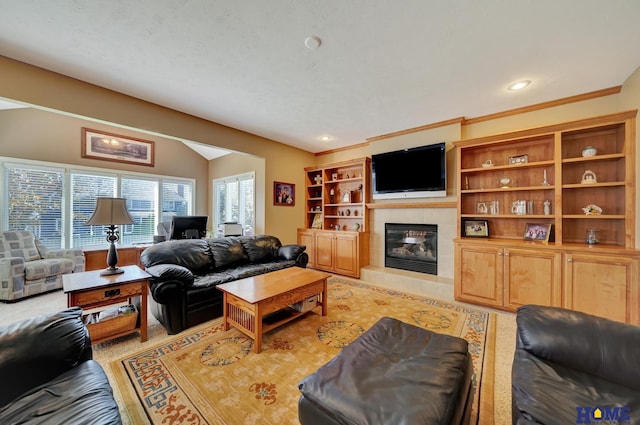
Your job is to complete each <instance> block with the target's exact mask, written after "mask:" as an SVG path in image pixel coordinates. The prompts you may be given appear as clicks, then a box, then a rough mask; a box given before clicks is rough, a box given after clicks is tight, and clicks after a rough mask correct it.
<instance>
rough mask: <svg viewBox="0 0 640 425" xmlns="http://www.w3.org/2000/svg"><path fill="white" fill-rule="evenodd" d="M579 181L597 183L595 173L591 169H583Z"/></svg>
mask: <svg viewBox="0 0 640 425" xmlns="http://www.w3.org/2000/svg"><path fill="white" fill-rule="evenodd" d="M580 183H582V184H592V183H598V179H596V173H594V172H593V171H591V170H587V171H585V172H584V174H583V175H582V181H581V182H580Z"/></svg>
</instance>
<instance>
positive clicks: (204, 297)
mask: <svg viewBox="0 0 640 425" xmlns="http://www.w3.org/2000/svg"><path fill="white" fill-rule="evenodd" d="M305 249H306V247H305V246H304V245H282V243H281V242H280V240H279V239H278V238H276V237H275V236H269V235H259V236H240V237H236V236H227V237H222V238H211V239H182V240H171V241H167V242H161V243H158V244H155V245H153V246H151V247H149V248H147V249H145V250H144V252H143V253H142V255H141V256H140V261H141V262H142V264H143V265H144V266H145V268H146V270H147V272H148V273H149V274H151V276H152V277H151V279H150V281H149V287H150V293H151V297H150V299H149V305H150V310H151V313H152V314H153V315H154V316H155V318H156V319H158V321H159V322H160V323H162V325H163V326H164V327H165V329H166V330H167V332H168V333H169V334H170V335H172V334H176V333H178V332H181V331H182V330H184V329H187V328H189V327H191V326H194V325H197V324H199V323H202V322H205V321H207V320H211V319H214V318H216V317H219V316H222V291H220V290H219V289H217V288H216V286H217V285H220V284H222V283H227V282H231V281H233V280H237V279H243V278H245V277H251V276H256V275H259V274H263V273H268V272H272V271H275V270H280V269H284V268H287V267H294V266H298V267H302V268H304V267H306V266H307V263H308V262H309V256H308V255H307V253H306V252H304V250H305Z"/></svg>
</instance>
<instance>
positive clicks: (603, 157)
mask: <svg viewBox="0 0 640 425" xmlns="http://www.w3.org/2000/svg"><path fill="white" fill-rule="evenodd" d="M624 157H625V154H624V153H612V154H607V155H595V156H586V157H582V156H581V157H577V158H565V159H563V160H562V163H563V164H567V163H571V162H592V161H607V160H610V159H621V158H624Z"/></svg>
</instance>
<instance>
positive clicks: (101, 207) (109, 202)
mask: <svg viewBox="0 0 640 425" xmlns="http://www.w3.org/2000/svg"><path fill="white" fill-rule="evenodd" d="M96 201H97V202H96V209H95V211H94V212H93V215H92V216H91V218H90V219H89V221H87V224H89V225H112V224H135V220H134V219H133V217H131V214H129V210H128V209H127V200H126V199H125V198H97V199H96Z"/></svg>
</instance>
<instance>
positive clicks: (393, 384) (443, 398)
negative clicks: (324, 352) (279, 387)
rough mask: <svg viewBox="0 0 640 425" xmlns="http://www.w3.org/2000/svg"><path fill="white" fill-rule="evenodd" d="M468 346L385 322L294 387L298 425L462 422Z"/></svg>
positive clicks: (469, 370) (467, 403) (468, 388)
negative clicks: (296, 397) (297, 389)
mask: <svg viewBox="0 0 640 425" xmlns="http://www.w3.org/2000/svg"><path fill="white" fill-rule="evenodd" d="M472 375H473V365H472V362H471V355H470V354H469V352H468V346H467V341H465V340H464V339H461V338H457V337H454V336H449V335H442V334H438V333H435V332H431V331H428V330H426V329H423V328H419V327H417V326H413V325H410V324H407V323H404V322H401V321H399V320H396V319H393V318H390V317H384V318H382V319H380V320H379V321H378V322H377V323H376V324H375V325H373V326H372V327H371V328H370V329H369V330H367V331H366V332H365V333H363V334H362V335H360V336H359V337H358V338H356V339H355V340H354V341H353V342H352V343H351V344H349V345H348V346H347V347H345V348H344V349H343V350H342V352H340V353H339V354H338V355H337V356H336V357H334V358H333V359H332V360H331V361H330V362H329V363H327V364H325V365H324V366H322V367H321V368H320V369H318V370H317V371H316V372H314V373H313V374H311V375H309V376H307V377H306V378H304V379H303V380H302V381H300V383H299V385H298V388H299V389H300V392H301V393H302V395H301V396H300V399H299V401H298V418H299V420H300V423H301V424H302V425H324V424H344V425H346V424H349V425H354V424H362V425H364V424H407V425H409V424H411V425H416V424H429V425H436V424H456V425H458V424H466V423H468V422H469V416H470V412H471V402H472V397H471V392H472V385H471V377H472Z"/></svg>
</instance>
